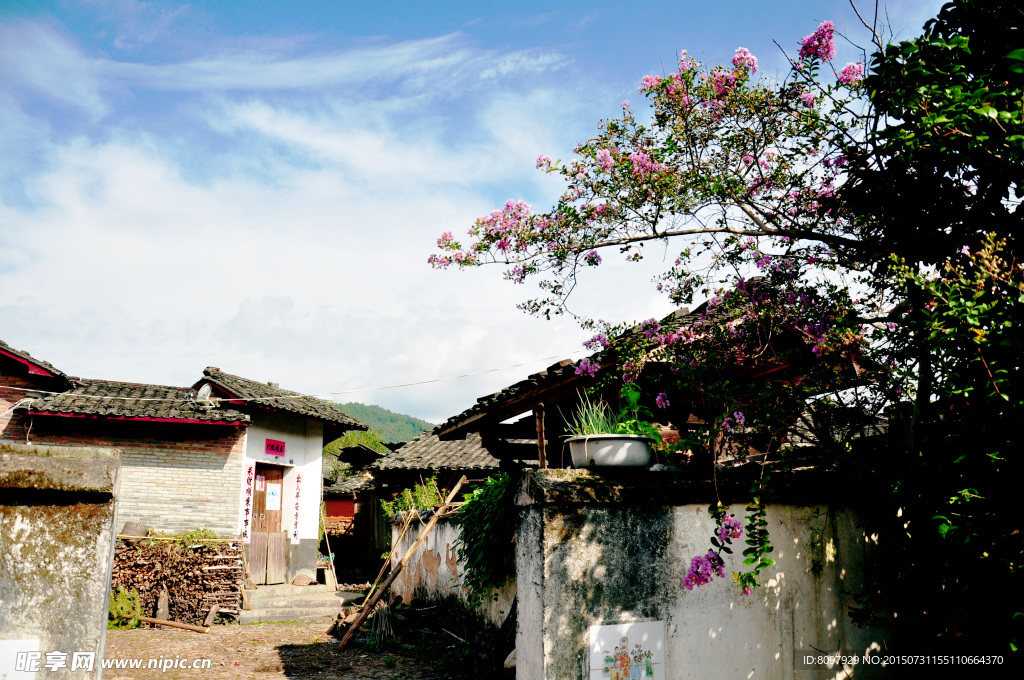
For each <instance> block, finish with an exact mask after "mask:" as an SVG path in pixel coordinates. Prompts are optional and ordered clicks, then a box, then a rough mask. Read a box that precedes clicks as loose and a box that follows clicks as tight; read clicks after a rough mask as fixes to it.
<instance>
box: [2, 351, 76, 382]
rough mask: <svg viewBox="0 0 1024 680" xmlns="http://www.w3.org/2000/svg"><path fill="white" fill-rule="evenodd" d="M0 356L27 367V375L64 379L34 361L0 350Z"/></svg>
mask: <svg viewBox="0 0 1024 680" xmlns="http://www.w3.org/2000/svg"><path fill="white" fill-rule="evenodd" d="M0 355H2V356H5V357H7V358H9V359H14V360H15V361H17V362H18V363H19V364H23V365H24V366H27V367H28V373H29V375H42V376H46V377H48V378H62V377H64V376H61V375H58V374H57V373H54V372H53V371H51V370H49V369H47V368H46V367H44V366H42V365H41V364H38V363H36V362H34V361H29V360H28V359H26V358H24V357H20V356H18V355H17V354H12V353H11V352H7V351H5V350H3V349H0Z"/></svg>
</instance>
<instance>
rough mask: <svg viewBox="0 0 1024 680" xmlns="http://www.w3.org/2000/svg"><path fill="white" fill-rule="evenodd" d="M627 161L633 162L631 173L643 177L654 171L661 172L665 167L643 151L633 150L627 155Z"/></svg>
mask: <svg viewBox="0 0 1024 680" xmlns="http://www.w3.org/2000/svg"><path fill="white" fill-rule="evenodd" d="M629 162H630V163H632V164H633V174H634V175H636V176H637V177H640V178H643V177H647V176H648V175H651V174H654V173H656V172H663V171H664V170H665V169H666V167H665V164H664V163H659V162H657V161H655V160H652V159H651V157H650V156H648V155H647V154H646V153H644V152H643V151H634V152H633V153H631V154H630V155H629Z"/></svg>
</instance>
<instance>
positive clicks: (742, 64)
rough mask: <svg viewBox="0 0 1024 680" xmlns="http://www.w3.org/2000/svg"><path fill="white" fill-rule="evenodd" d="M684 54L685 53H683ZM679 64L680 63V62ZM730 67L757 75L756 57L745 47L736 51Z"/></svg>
mask: <svg viewBox="0 0 1024 680" xmlns="http://www.w3.org/2000/svg"><path fill="white" fill-rule="evenodd" d="M683 54H685V52H684V53H683ZM680 63H681V62H680ZM732 65H733V66H735V67H736V69H737V70H739V69H748V70H749V71H750V72H751V73H757V57H755V56H754V55H753V54H751V53H750V50H748V49H747V48H746V47H740V48H737V50H736V56H734V57H733V58H732Z"/></svg>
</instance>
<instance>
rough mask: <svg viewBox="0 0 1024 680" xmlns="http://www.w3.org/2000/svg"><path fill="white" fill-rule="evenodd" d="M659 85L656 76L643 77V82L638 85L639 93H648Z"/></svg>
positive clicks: (659, 82) (659, 80) (659, 81)
mask: <svg viewBox="0 0 1024 680" xmlns="http://www.w3.org/2000/svg"><path fill="white" fill-rule="evenodd" d="M660 84H661V78H659V77H658V76H644V79H643V81H641V83H640V89H639V90H638V91H639V92H650V91H651V90H654V89H656V88H657V87H658V85H660Z"/></svg>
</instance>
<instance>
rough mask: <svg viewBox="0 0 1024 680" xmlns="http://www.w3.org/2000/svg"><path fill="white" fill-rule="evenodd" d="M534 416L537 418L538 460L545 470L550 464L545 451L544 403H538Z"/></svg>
mask: <svg viewBox="0 0 1024 680" xmlns="http://www.w3.org/2000/svg"><path fill="white" fill-rule="evenodd" d="M533 417H534V418H535V419H536V420H537V461H538V462H539V463H540V468H541V469H542V470H543V469H544V468H546V467H547V466H548V461H547V456H546V455H545V453H544V403H543V402H541V403H540V404H537V405H536V406H535V407H534V409H533Z"/></svg>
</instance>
